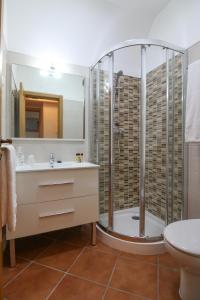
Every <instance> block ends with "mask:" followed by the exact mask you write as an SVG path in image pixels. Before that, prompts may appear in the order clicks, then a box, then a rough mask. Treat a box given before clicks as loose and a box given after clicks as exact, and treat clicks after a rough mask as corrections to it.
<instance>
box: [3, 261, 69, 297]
mask: <svg viewBox="0 0 200 300" xmlns="http://www.w3.org/2000/svg"><path fill="white" fill-rule="evenodd" d="M62 276H63V274H62V273H61V272H58V271H54V270H51V269H48V268H45V267H42V266H39V265H35V264H32V265H31V266H29V267H28V268H27V269H26V270H25V271H24V272H23V273H22V274H20V275H19V277H17V278H16V280H14V281H13V282H11V283H10V284H9V285H8V286H6V287H5V289H4V296H5V297H6V298H7V299H9V300H44V299H45V298H46V297H47V295H48V294H49V293H50V292H51V290H52V289H53V287H54V286H55V285H56V284H57V282H58V281H59V280H60V278H61V277H62Z"/></svg>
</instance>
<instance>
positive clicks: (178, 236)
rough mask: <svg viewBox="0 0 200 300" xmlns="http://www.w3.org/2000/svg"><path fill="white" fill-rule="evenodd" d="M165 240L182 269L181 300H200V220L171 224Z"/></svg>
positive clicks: (165, 231) (166, 229)
mask: <svg viewBox="0 0 200 300" xmlns="http://www.w3.org/2000/svg"><path fill="white" fill-rule="evenodd" d="M164 240H165V244H166V248H167V250H168V251H169V253H170V254H171V255H172V256H173V257H174V258H175V259H176V261H177V262H178V263H179V265H180V267H181V280H180V289H179V294H180V297H181V299H182V300H200V219H190V220H183V221H177V222H174V223H171V224H169V225H168V226H167V227H166V228H165V230H164Z"/></svg>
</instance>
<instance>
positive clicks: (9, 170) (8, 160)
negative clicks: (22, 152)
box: [0, 144, 17, 231]
mask: <svg viewBox="0 0 200 300" xmlns="http://www.w3.org/2000/svg"><path fill="white" fill-rule="evenodd" d="M2 148H3V149H4V150H3V151H4V153H3V156H2V159H1V166H0V193H1V203H2V226H4V225H7V226H8V230H9V231H15V228H16V210H17V196H16V154H15V148H14V147H13V146H12V145H9V144H5V145H3V146H2Z"/></svg>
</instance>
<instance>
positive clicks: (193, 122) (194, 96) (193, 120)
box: [185, 60, 200, 142]
mask: <svg viewBox="0 0 200 300" xmlns="http://www.w3.org/2000/svg"><path fill="white" fill-rule="evenodd" d="M185 141H186V142H200V60H197V61H195V62H194V63H192V64H191V65H189V67H188V84H187V100H186V124H185Z"/></svg>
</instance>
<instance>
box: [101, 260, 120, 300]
mask: <svg viewBox="0 0 200 300" xmlns="http://www.w3.org/2000/svg"><path fill="white" fill-rule="evenodd" d="M117 262H118V257H117V259H116V262H115V264H114V266H113V269H112V272H111V274H110V277H109V280H108V283H107V285H106V289H105V291H104V294H103V296H102V300H104V299H105V296H106V293H107V291H108V289H109V286H110V283H111V280H112V277H113V274H114V272H115V269H116V266H117Z"/></svg>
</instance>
